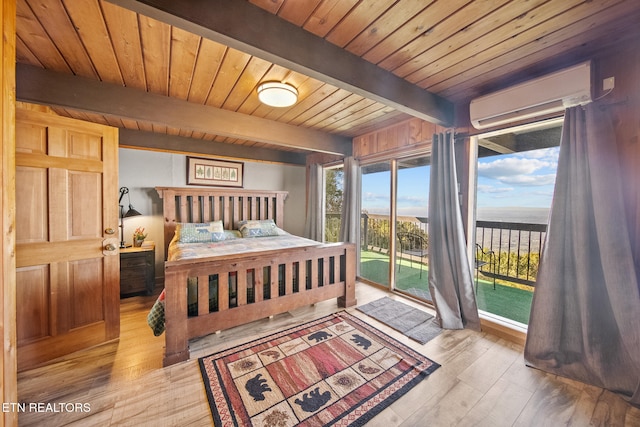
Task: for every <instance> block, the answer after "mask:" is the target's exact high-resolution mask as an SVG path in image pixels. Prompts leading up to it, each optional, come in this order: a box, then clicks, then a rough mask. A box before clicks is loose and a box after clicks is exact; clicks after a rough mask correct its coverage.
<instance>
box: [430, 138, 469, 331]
mask: <svg viewBox="0 0 640 427" xmlns="http://www.w3.org/2000/svg"><path fill="white" fill-rule="evenodd" d="M453 144H454V142H453V136H452V134H451V133H446V134H439V135H434V136H433V148H432V153H431V186H430V189H429V291H430V292H431V296H432V298H433V303H434V305H435V307H436V313H437V319H438V320H439V322H440V326H441V327H443V328H446V329H462V328H469V329H476V330H479V329H480V318H479V316H478V307H477V305H476V297H475V293H474V291H473V271H472V269H471V264H470V263H469V258H468V256H467V249H466V239H465V236H464V228H463V224H462V215H461V213H460V204H459V199H458V182H457V178H456V165H455V152H454V146H453Z"/></svg>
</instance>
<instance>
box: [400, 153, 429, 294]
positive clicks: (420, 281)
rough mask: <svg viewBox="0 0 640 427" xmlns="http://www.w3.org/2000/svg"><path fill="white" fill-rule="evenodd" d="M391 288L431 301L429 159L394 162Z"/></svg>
mask: <svg viewBox="0 0 640 427" xmlns="http://www.w3.org/2000/svg"><path fill="white" fill-rule="evenodd" d="M397 164H398V167H397V169H398V171H397V176H398V179H397V191H396V198H395V204H396V227H395V228H396V239H397V240H396V261H395V266H396V271H395V289H396V290H398V291H400V292H404V293H407V294H409V295H411V296H412V297H415V298H419V299H422V300H426V301H431V295H430V294H429V285H428V284H429V265H428V262H427V261H428V253H429V250H430V247H429V232H428V231H429V230H428V222H429V221H428V214H429V210H428V204H429V175H430V166H429V165H430V158H429V157H427V156H421V157H415V158H411V159H403V160H398V162H397Z"/></svg>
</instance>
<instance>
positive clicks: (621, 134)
mask: <svg viewBox="0 0 640 427" xmlns="http://www.w3.org/2000/svg"><path fill="white" fill-rule="evenodd" d="M639 45H640V40H636V41H635V42H634V43H629V44H627V45H625V46H621V47H620V49H618V50H615V51H607V52H604V53H603V54H601V55H599V56H598V57H597V59H596V61H595V79H594V85H595V88H596V91H597V92H601V90H600V89H601V88H602V80H603V79H605V78H607V77H611V76H613V77H615V88H614V89H613V91H612V92H611V93H610V94H608V95H606V96H605V97H604V98H603V99H602V100H600V101H599V103H600V104H602V105H603V108H602V113H603V114H610V116H611V119H612V121H613V127H614V130H615V133H616V143H617V144H616V145H617V149H618V158H619V159H620V168H619V170H620V174H621V177H622V192H623V195H624V199H625V213H626V217H627V223H628V226H629V235H630V236H633V238H634V240H633V242H632V245H633V247H632V250H633V256H634V260H635V264H636V266H637V267H638V268H637V269H636V271H637V274H638V281H639V283H640V50H639V49H638V46H639Z"/></svg>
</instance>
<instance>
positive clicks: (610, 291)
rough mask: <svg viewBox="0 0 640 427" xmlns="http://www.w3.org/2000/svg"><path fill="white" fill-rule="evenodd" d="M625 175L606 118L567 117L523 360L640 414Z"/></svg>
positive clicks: (587, 113) (637, 314) (638, 333)
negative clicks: (608, 394) (616, 396)
mask: <svg viewBox="0 0 640 427" xmlns="http://www.w3.org/2000/svg"><path fill="white" fill-rule="evenodd" d="M618 167H619V160H618V154H617V152H616V142H615V134H614V132H613V129H612V125H611V122H610V119H609V118H608V116H607V115H606V113H605V112H603V111H602V110H600V109H599V108H598V107H597V106H595V105H593V104H590V105H588V106H586V107H585V108H582V107H574V108H571V109H568V110H567V111H566V115H565V122H564V127H563V132H562V140H561V144H560V155H559V159H558V172H557V177H556V185H555V192H554V196H553V202H552V206H551V214H550V217H549V227H548V230H547V237H546V241H545V245H544V250H543V253H542V257H541V262H540V268H539V271H538V278H537V283H536V288H535V291H534V294H533V303H532V307H531V316H530V320H529V329H528V333H527V341H526V345H525V359H526V361H527V363H528V364H529V365H530V366H533V367H537V368H539V369H542V370H545V371H548V372H551V373H553V374H556V375H560V376H563V377H568V378H572V379H575V380H579V381H582V382H585V383H589V384H593V385H596V386H599V387H603V388H605V389H608V390H611V391H615V392H618V393H621V394H622V395H623V396H625V397H626V398H627V399H628V400H629V401H630V402H631V403H632V404H634V405H636V406H638V405H639V403H640V296H639V295H638V284H637V276H636V270H635V268H636V267H635V265H634V262H633V258H632V253H631V241H630V236H629V233H628V230H627V222H626V218H625V210H624V203H623V196H622V186H621V178H620V176H619V173H618Z"/></svg>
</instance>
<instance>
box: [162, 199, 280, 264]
mask: <svg viewBox="0 0 640 427" xmlns="http://www.w3.org/2000/svg"><path fill="white" fill-rule="evenodd" d="M156 191H157V192H158V194H159V195H160V198H161V199H162V206H163V215H164V246H165V257H166V254H167V247H168V246H169V242H171V239H172V238H173V234H174V232H175V230H176V224H177V223H179V222H210V221H218V220H221V221H222V224H223V225H224V228H225V229H226V230H232V229H236V228H237V227H236V224H237V223H238V221H242V220H249V219H273V220H274V221H275V223H276V225H277V226H278V227H282V226H283V223H284V200H285V199H286V197H287V194H288V193H287V192H286V191H271V190H244V189H229V188H200V187H193V188H184V187H156Z"/></svg>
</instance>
